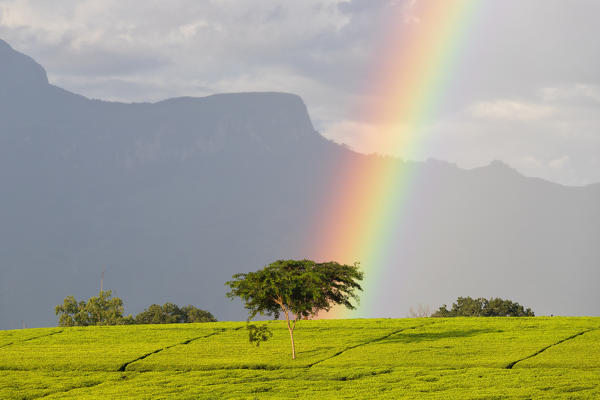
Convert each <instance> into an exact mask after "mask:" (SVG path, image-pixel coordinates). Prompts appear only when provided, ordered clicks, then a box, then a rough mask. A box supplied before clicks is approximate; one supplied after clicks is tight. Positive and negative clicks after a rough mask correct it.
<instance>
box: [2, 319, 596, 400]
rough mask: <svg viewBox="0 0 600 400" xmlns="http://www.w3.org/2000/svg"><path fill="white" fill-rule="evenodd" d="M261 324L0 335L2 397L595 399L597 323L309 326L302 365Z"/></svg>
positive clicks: (276, 328)
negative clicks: (261, 340) (255, 337)
mask: <svg viewBox="0 0 600 400" xmlns="http://www.w3.org/2000/svg"><path fill="white" fill-rule="evenodd" d="M264 323H265V324H266V325H268V327H269V329H270V330H271V331H272V333H273V337H272V338H271V339H270V341H269V342H267V343H266V344H264V345H261V346H260V347H254V346H248V345H247V343H246V340H247V332H246V330H245V329H244V327H245V325H246V324H245V323H244V322H218V323H202V324H172V325H160V326H149V325H134V326H89V327H74V328H50V329H48V328H38V329H23V330H13V331H0V371H2V373H1V374H0V398H1V399H32V398H41V397H43V398H48V399H78V400H79V399H84V400H85V399H101V398H107V399H135V398H185V399H192V398H193V399H207V400H208V399H257V398H259V399H290V398H299V399H302V398H314V399H367V398H368V399H375V398H376V399H463V400H467V399H484V398H485V399H575V398H576V399H597V398H600V374H599V373H598V371H600V345H599V344H600V318H597V317H594V318H592V317H585V318H582V317H578V318H564V317H552V318H550V317H536V318H449V319H445V318H436V319H428V318H427V319H354V320H308V321H302V330H298V332H297V335H298V339H299V346H298V354H299V355H301V357H300V356H299V357H298V359H297V360H295V361H292V360H291V359H288V358H283V357H281V355H280V350H279V348H280V347H281V345H284V344H285V343H286V342H287V341H288V340H289V333H288V330H287V325H286V323H285V321H266V322H264ZM582 332H583V334H580V335H578V336H574V335H576V334H578V333H582ZM566 338H571V339H569V340H566V341H563V342H561V343H559V344H557V343H558V342H560V341H561V340H564V339H566ZM541 349H546V350H545V351H543V352H541V353H538V352H539V351H540V350H541ZM536 353H538V354H537V355H535V356H533V357H530V356H532V355H534V354H536ZM527 357H529V358H527ZM516 360H523V361H521V362H519V363H518V364H516V365H515V366H514V367H513V368H512V369H506V365H507V364H509V363H510V362H513V361H516ZM124 364H127V366H126V368H125V370H124V371H119V369H120V367H121V366H122V365H124Z"/></svg>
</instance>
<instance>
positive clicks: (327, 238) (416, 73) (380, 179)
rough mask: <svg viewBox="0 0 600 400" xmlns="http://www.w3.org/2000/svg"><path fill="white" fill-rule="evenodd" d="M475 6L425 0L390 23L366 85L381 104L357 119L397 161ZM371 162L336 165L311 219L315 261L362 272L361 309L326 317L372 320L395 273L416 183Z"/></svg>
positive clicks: (398, 167) (412, 141)
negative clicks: (388, 274)
mask: <svg viewBox="0 0 600 400" xmlns="http://www.w3.org/2000/svg"><path fill="white" fill-rule="evenodd" d="M478 4H479V0H443V1H433V0H425V1H418V2H412V3H411V5H412V7H411V9H410V11H411V16H410V18H409V17H407V14H406V11H407V10H406V9H402V10H399V11H398V14H397V15H393V16H392V17H393V18H392V20H391V21H390V23H389V24H388V29H387V30H386V31H385V32H384V36H383V37H385V38H386V39H385V40H383V41H382V43H383V46H382V47H381V48H380V49H378V51H377V52H378V54H383V55H384V56H383V60H381V59H379V60H378V62H377V65H376V66H375V67H374V68H373V70H372V72H371V76H370V77H369V78H368V83H369V85H368V87H369V90H370V92H371V97H370V98H372V99H379V101H377V100H374V101H372V102H371V104H372V105H370V106H368V107H365V108H363V109H361V110H358V112H359V113H360V116H361V119H363V120H366V121H369V123H370V124H373V125H376V126H378V127H381V128H380V130H379V131H378V134H377V137H374V138H373V139H372V140H382V141H383V142H382V143H385V145H386V146H387V147H388V148H390V149H391V150H392V152H393V150H394V149H395V150H401V153H402V154H413V152H414V151H417V150H419V148H420V147H422V146H423V144H424V143H425V141H426V140H427V136H428V134H429V133H428V126H430V125H431V123H433V122H435V121H434V120H433V119H434V114H435V112H436V110H437V109H438V108H439V105H440V102H441V101H442V100H443V98H444V96H445V94H446V93H445V92H446V91H447V87H448V85H449V83H450V82H451V80H452V78H453V68H454V67H455V66H456V64H457V61H458V59H459V57H460V50H461V44H462V43H463V42H464V40H465V38H466V34H467V33H468V31H469V26H470V25H471V22H472V20H473V19H474V15H475V11H476V9H477V8H478ZM381 99H383V100H382V101H381ZM398 153H400V151H398ZM363 158H366V157H363ZM373 158H374V157H371V161H369V162H366V161H365V162H362V161H357V160H358V159H353V160H352V161H348V162H347V163H346V164H345V165H340V166H339V168H338V170H337V173H336V174H337V176H336V177H335V180H334V182H335V185H334V187H332V188H331V189H330V192H329V193H328V194H327V196H326V197H327V198H328V201H327V204H325V205H324V207H323V209H322V210H321V212H320V214H319V215H318V216H317V223H316V224H317V225H318V227H317V228H316V229H315V232H318V234H317V235H316V236H315V238H314V239H313V240H312V242H311V245H310V250H309V254H311V256H313V258H315V259H319V260H336V261H338V262H343V263H353V262H354V261H360V262H361V265H362V268H363V271H365V282H364V285H363V286H364V289H365V291H364V294H363V295H362V296H361V297H362V298H361V304H360V308H359V310H358V311H357V312H352V313H349V312H347V311H346V310H345V309H338V310H333V311H332V312H330V313H329V314H328V315H327V316H325V317H326V318H327V317H336V318H339V317H349V316H362V317H366V316H370V315H371V311H373V310H372V307H373V303H374V301H375V300H376V298H377V295H378V293H377V286H378V284H379V283H380V279H381V276H382V274H383V272H384V271H385V270H386V268H390V267H393V259H392V250H393V247H394V246H393V241H392V238H395V240H397V239H398V236H397V235H394V232H397V230H398V227H399V226H401V225H402V222H403V211H404V210H405V208H406V207H405V206H406V203H407V202H408V201H409V195H410V193H411V187H412V185H414V184H415V182H416V180H417V176H416V173H415V171H414V169H413V168H411V167H410V165H411V164H410V163H401V162H398V161H397V160H392V159H389V158H385V157H379V158H377V161H376V162H373V161H372V160H373Z"/></svg>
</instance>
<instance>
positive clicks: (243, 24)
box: [0, 0, 600, 185]
mask: <svg viewBox="0 0 600 400" xmlns="http://www.w3.org/2000/svg"><path fill="white" fill-rule="evenodd" d="M428 1H429V2H431V1H434V0H405V1H402V0H381V1H377V0H303V1H284V0H279V1H275V0H261V1H251V0H235V1H233V0H221V1H208V0H207V1H198V0H171V1H168V2H167V1H155V0H154V1H149V0H144V1H142V0H118V1H117V0H103V1H97V0H54V1H51V2H49V1H46V0H0V38H2V39H4V40H6V41H7V42H8V43H9V44H11V46H13V47H14V48H15V49H17V50H18V51H21V52H23V53H26V54H28V55H30V56H32V57H33V58H34V59H35V60H36V61H38V62H39V63H40V64H42V65H43V66H44V67H45V69H46V70H47V72H48V77H49V80H50V82H51V83H53V84H55V85H57V86H60V87H63V88H65V89H67V90H70V91H73V92H76V93H80V94H83V95H85V96H87V97H90V98H96V99H104V100H114V101H123V102H140V101H159V100H162V99H165V98H169V97H177V96H206V95H210V94H213V93H223V92H241V91H284V92H291V93H296V94H298V95H300V96H301V97H302V98H303V99H304V102H305V103H306V105H307V107H308V110H309V113H310V115H311V118H312V120H313V123H314V125H315V128H316V129H317V130H318V131H319V132H321V133H322V134H323V135H324V136H326V137H327V138H329V139H332V140H334V141H336V142H340V143H345V144H346V145H348V146H349V147H351V148H353V149H354V150H356V151H360V152H363V153H378V154H389V155H395V156H398V157H401V158H404V159H409V160H426V159H428V158H435V159H440V160H445V161H449V162H452V163H456V164H457V165H458V166H460V167H463V168H473V167H478V166H482V165H487V164H489V163H490V162H491V161H493V160H502V161H504V162H505V163H507V164H508V165H510V166H511V167H513V168H515V169H517V170H518V171H520V172H521V173H522V174H524V175H527V176H535V177H541V178H544V179H548V180H551V181H553V182H558V183H561V184H565V185H585V184H589V183H593V182H600V40H598V38H600V24H598V23H597V17H598V15H600V2H599V1H597V0H569V1H564V0H528V1H526V2H525V1H522V0H502V1H495V0H481V1H480V5H479V6H478V7H477V10H476V12H475V14H474V16H473V19H472V21H471V22H470V23H469V26H468V27H467V28H466V30H465V32H466V34H465V36H464V39H463V40H462V41H461V43H460V46H459V47H458V49H457V50H456V57H455V58H454V62H453V64H452V65H440V68H448V71H446V72H447V73H448V74H449V76H450V77H451V79H450V83H449V85H448V86H447V87H446V88H445V89H444V93H442V94H443V96H442V98H443V101H441V102H440V107H439V110H437V112H436V113H435V116H434V118H431V119H430V120H429V121H428V126H427V130H426V131H427V132H428V133H427V137H426V138H424V140H422V145H420V146H413V147H411V148H410V149H407V148H402V147H400V148H399V147H398V146H394V145H393V143H390V142H389V141H388V140H387V139H386V138H385V137H380V138H378V135H382V133H381V132H386V131H389V130H387V129H386V127H385V126H383V125H385V124H394V123H399V124H401V122H402V121H381V120H379V121H373V120H369V119H368V118H366V117H365V113H363V112H361V110H363V109H365V108H368V107H372V106H373V104H378V103H379V102H385V100H386V99H384V98H377V96H378V94H377V93H378V92H377V91H375V90H373V88H372V83H373V82H374V81H377V76H375V75H376V73H377V72H376V71H378V70H379V67H380V66H382V65H385V63H386V61H388V60H389V59H390V57H391V56H390V54H391V53H393V52H394V51H395V49H394V48H393V47H390V46H389V45H387V44H389V43H393V41H391V40H390V38H389V37H387V36H388V35H389V34H390V31H391V30H390V26H393V27H394V31H395V32H399V34H400V35H402V34H403V32H408V31H409V30H410V29H411V26H415V24H418V25H419V26H421V27H423V26H424V29H425V30H432V31H434V30H435V29H436V27H435V26H433V21H430V20H428V19H427V18H426V16H423V15H420V13H419V10H420V7H422V5H423V3H426V2H428ZM448 1H454V0H448ZM428 24H429V25H432V26H429V25H428Z"/></svg>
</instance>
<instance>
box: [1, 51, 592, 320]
mask: <svg viewBox="0 0 600 400" xmlns="http://www.w3.org/2000/svg"><path fill="white" fill-rule="evenodd" d="M373 162H381V160H378V159H377V158H376V157H369V156H363V155H359V154H356V153H353V152H351V151H349V150H347V149H346V148H344V147H342V146H339V145H336V144H334V143H331V142H329V141H327V140H326V139H324V138H323V137H322V136H320V135H319V134H318V133H317V132H316V131H315V130H314V128H313V126H312V124H311V121H310V118H309V116H308V114H307V110H306V107H305V105H304V104H303V102H302V100H301V99H300V98H299V97H298V96H295V95H291V94H284V93H239V94H222V95H214V96H209V97H205V98H177V99H169V100H165V101H162V102H159V103H154V104H150V103H141V104H122V103H110V102H103V101H97V100H90V99H87V98H85V97H82V96H79V95H76V94H73V93H69V92H67V91H64V90H62V89H60V88H57V87H55V86H52V85H50V84H49V83H48V81H47V78H46V73H45V71H44V70H43V68H42V67H40V66H39V65H38V64H37V63H35V62H34V61H33V60H32V59H31V58H29V57H27V56H25V55H22V54H20V53H17V52H16V51H14V50H12V49H11V48H10V47H9V46H8V45H7V44H6V43H5V42H1V41H0V188H1V189H0V190H1V194H2V198H1V200H0V201H1V203H0V204H1V206H0V243H1V246H0V329H7V328H17V327H20V326H21V321H24V322H25V323H26V324H27V325H28V326H40V325H54V324H55V323H56V318H55V316H54V311H53V309H54V306H55V305H56V304H58V303H60V302H62V299H63V298H64V297H65V296H67V295H70V294H73V295H75V296H76V297H77V298H87V297H89V296H91V295H93V294H95V293H96V292H97V290H98V289H99V276H100V272H101V271H102V270H103V269H106V274H105V282H104V286H105V288H110V289H113V290H114V291H115V293H116V294H117V295H118V296H120V297H122V298H123V299H124V301H125V304H126V306H127V310H126V311H127V312H133V313H136V312H139V311H141V310H142V309H143V308H144V307H146V306H147V305H149V304H151V303H163V302H166V301H171V302H175V303H179V304H188V303H189V304H195V305H197V306H199V307H201V308H207V309H209V310H210V311H211V312H213V313H214V314H215V315H216V316H217V317H218V318H219V319H242V318H245V315H244V313H243V309H242V307H241V306H240V305H239V304H237V303H232V302H229V301H228V300H226V298H225V296H224V293H225V291H226V288H225V286H224V282H225V281H226V280H228V279H229V278H230V277H231V275H232V274H233V273H236V272H244V271H250V270H255V269H257V268H260V267H261V266H263V265H265V264H267V263H269V262H272V261H273V260H276V259H278V258H303V257H308V258H310V257H311V256H312V255H311V254H310V249H307V246H306V244H307V242H308V241H309V239H310V238H312V237H313V236H314V233H315V232H314V229H318V227H319V221H315V215H316V214H317V213H316V211H317V210H320V209H321V208H322V207H323V204H325V203H326V202H329V201H330V200H331V197H332V196H333V197H334V198H336V197H335V196H336V195H335V193H334V194H332V193H331V187H332V186H333V183H335V179H336V176H337V174H336V173H337V171H338V169H339V168H340V166H341V165H346V166H348V165H355V166H356V167H357V168H360V167H361V166H362V167H368V165H369V164H370V163H373ZM389 162H397V163H398V168H403V166H405V164H403V163H402V162H400V161H389ZM411 169H415V168H414V167H411ZM416 170H417V175H418V177H419V178H418V179H419V185H416V186H415V187H414V188H413V192H412V193H411V194H410V201H408V202H407V203H406V204H403V205H402V207H404V208H405V209H404V211H403V214H404V215H406V218H405V219H404V220H403V221H402V225H401V226H402V227H409V229H408V230H405V231H401V230H402V229H400V228H399V231H398V232H397V235H398V237H397V241H396V242H395V243H396V248H395V249H394V253H395V258H394V262H393V263H392V264H390V265H384V266H367V265H365V268H366V269H367V271H369V270H372V268H378V269H380V270H381V271H384V272H382V273H381V275H382V280H381V287H380V288H379V290H378V294H373V293H369V294H365V295H366V296H369V297H371V298H373V297H379V298H380V299H381V301H380V304H379V303H378V304H376V307H375V308H374V309H376V310H377V311H372V312H374V314H369V315H371V316H403V315H404V314H405V313H406V312H407V310H408V308H409V307H410V306H411V305H415V304H417V303H424V304H430V305H431V306H437V305H440V304H442V303H448V302H450V301H452V300H453V299H454V298H455V297H457V296H466V295H471V296H485V297H489V296H503V297H510V298H512V299H514V300H516V301H519V302H520V303H522V304H525V305H526V306H531V307H533V308H534V310H535V311H537V312H541V313H554V314H560V313H563V314H598V313H599V312H600V310H598V309H597V306H596V305H597V304H600V301H599V300H600V298H599V297H598V296H599V294H598V291H597V290H596V287H595V282H598V281H599V278H600V272H599V271H598V268H597V266H598V264H599V261H600V250H599V246H597V238H598V237H600V228H599V227H600V190H598V185H595V186H590V187H586V188H567V187H563V186H559V185H555V184H551V183H549V182H544V181H541V180H537V179H528V178H525V177H523V176H521V175H519V174H518V173H516V172H515V171H513V170H511V169H510V168H508V167H507V166H505V165H503V164H501V163H494V164H492V165H490V166H488V167H484V168H480V169H477V170H471V171H465V170H461V169H458V168H456V167H454V166H452V165H450V164H447V163H442V162H427V163H420V164H418V165H417V166H416ZM338 200H339V201H340V202H344V199H343V198H339V199H338ZM315 227H316V228H315ZM395 234H396V233H395Z"/></svg>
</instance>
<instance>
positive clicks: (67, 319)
mask: <svg viewBox="0 0 600 400" xmlns="http://www.w3.org/2000/svg"><path fill="white" fill-rule="evenodd" d="M111 296H112V292H111V291H110V290H105V291H102V292H100V293H99V294H98V296H96V297H91V298H90V299H89V300H88V301H87V303H86V302H84V301H79V302H78V301H77V300H75V297H73V296H67V297H66V298H65V300H64V301H63V304H59V305H57V306H56V307H55V309H54V311H55V313H56V315H60V317H59V319H58V326H88V325H131V324H177V323H192V322H216V321H217V319H216V318H215V317H214V316H213V315H212V314H211V313H210V312H208V311H206V310H201V309H199V308H196V307H194V306H192V305H187V306H184V307H179V306H178V305H177V304H173V303H165V304H163V305H162V306H159V305H158V304H152V305H151V306H150V307H148V308H147V309H145V310H144V311H142V312H141V313H139V314H138V315H136V316H135V318H134V317H132V316H131V315H128V316H126V317H124V316H123V300H121V299H120V298H118V297H114V298H111Z"/></svg>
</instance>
